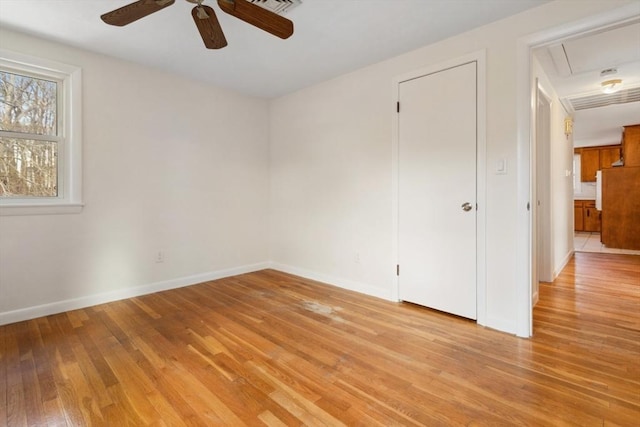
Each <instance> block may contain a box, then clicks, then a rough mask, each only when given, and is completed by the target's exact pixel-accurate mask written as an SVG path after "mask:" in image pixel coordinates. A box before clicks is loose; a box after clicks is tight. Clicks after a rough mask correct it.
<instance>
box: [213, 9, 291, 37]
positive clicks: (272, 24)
mask: <svg viewBox="0 0 640 427" xmlns="http://www.w3.org/2000/svg"><path fill="white" fill-rule="evenodd" d="M218 6H220V9H222V10H223V11H225V12H226V13H228V14H229V15H233V16H235V17H236V18H239V19H242V20H243V21H244V22H246V23H248V24H251V25H253V26H255V27H258V28H260V29H261V30H264V31H266V32H268V33H271V34H273V35H274V36H277V37H280V38H281V39H287V38H289V37H291V35H292V34H293V22H291V21H290V20H288V19H287V18H283V17H282V16H280V15H278V14H277V13H273V12H271V11H269V10H266V9H263V8H261V7H260V6H256V5H255V4H253V3H250V2H248V1H246V0H218Z"/></svg>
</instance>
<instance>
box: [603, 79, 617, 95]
mask: <svg viewBox="0 0 640 427" xmlns="http://www.w3.org/2000/svg"><path fill="white" fill-rule="evenodd" d="M600 87H601V89H602V92H604V93H607V94H609V93H616V92H617V91H619V90H620V89H622V79H611V80H605V81H604V82H602V83H600Z"/></svg>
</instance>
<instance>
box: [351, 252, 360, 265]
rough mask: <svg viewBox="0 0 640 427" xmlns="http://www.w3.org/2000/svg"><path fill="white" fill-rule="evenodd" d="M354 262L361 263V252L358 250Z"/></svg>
mask: <svg viewBox="0 0 640 427" xmlns="http://www.w3.org/2000/svg"><path fill="white" fill-rule="evenodd" d="M353 262H355V263H356V264H360V252H356V254H355V256H354V257H353Z"/></svg>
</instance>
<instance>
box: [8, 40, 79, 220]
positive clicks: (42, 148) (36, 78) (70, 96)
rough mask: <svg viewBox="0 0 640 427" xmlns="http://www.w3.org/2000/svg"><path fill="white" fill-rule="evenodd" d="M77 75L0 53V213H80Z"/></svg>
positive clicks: (70, 70)
mask: <svg viewBox="0 0 640 427" xmlns="http://www.w3.org/2000/svg"><path fill="white" fill-rule="evenodd" d="M80 88H81V71H80V69H79V68H77V67H71V66H68V65H64V64H59V63H55V62H53V61H48V60H42V59H37V58H32V57H27V56H25V55H21V54H18V53H15V52H10V51H6V50H2V49H0V214H2V215H21V214H38V213H41V214H47V213H72V212H79V211H80V209H81V207H82V201H81V184H82V183H81V176H82V174H81V163H80V162H81V157H82V152H81V148H82V147H81V111H80V100H81V96H80Z"/></svg>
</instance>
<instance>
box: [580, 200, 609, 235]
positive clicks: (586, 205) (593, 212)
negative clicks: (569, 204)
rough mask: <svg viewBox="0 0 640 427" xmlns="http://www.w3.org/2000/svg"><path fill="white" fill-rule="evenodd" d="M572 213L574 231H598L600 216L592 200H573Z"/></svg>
mask: <svg viewBox="0 0 640 427" xmlns="http://www.w3.org/2000/svg"><path fill="white" fill-rule="evenodd" d="M573 214H574V215H573V216H574V229H575V231H591V232H599V231H600V229H601V223H602V222H601V218H602V217H601V213H600V211H599V210H597V209H596V202H595V201H594V200H574V201H573Z"/></svg>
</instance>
